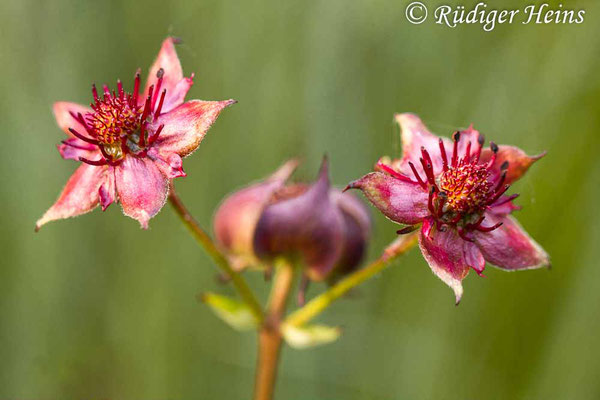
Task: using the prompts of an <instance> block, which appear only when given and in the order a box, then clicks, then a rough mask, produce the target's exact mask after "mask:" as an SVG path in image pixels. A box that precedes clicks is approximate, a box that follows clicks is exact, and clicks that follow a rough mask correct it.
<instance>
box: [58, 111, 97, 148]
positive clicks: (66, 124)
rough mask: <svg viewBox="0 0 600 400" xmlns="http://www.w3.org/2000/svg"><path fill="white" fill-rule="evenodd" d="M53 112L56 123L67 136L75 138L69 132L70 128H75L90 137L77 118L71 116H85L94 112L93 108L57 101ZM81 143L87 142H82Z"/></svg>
mask: <svg viewBox="0 0 600 400" xmlns="http://www.w3.org/2000/svg"><path fill="white" fill-rule="evenodd" d="M52 110H53V111H54V118H56V123H57V124H58V126H59V127H60V129H62V130H63V131H64V132H65V133H66V134H67V135H69V136H70V137H74V136H73V134H72V133H71V132H69V128H73V129H75V130H76V131H77V132H79V133H81V134H82V135H85V136H88V135H87V133H86V130H85V127H84V126H83V125H81V124H80V123H79V122H77V121H76V120H75V118H73V116H71V113H73V114H75V115H77V114H78V113H81V115H83V116H85V114H86V113H89V112H92V109H91V108H89V107H85V106H82V105H80V104H77V103H70V102H68V101H57V102H56V103H54V105H53V106H52ZM81 143H85V142H83V141H81Z"/></svg>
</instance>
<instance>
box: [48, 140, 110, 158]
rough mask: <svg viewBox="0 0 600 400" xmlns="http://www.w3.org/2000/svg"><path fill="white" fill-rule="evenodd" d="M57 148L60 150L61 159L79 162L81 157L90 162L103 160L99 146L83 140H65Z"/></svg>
mask: <svg viewBox="0 0 600 400" xmlns="http://www.w3.org/2000/svg"><path fill="white" fill-rule="evenodd" d="M56 148H57V149H58V152H59V153H60V155H61V157H62V158H64V159H65V160H76V161H79V157H83V158H86V159H88V160H99V159H100V158H102V154H101V153H100V151H99V150H98V146H95V145H93V144H90V143H86V142H84V141H83V140H80V139H78V138H75V137H71V138H68V139H65V140H63V141H62V143H61V144H58V145H56Z"/></svg>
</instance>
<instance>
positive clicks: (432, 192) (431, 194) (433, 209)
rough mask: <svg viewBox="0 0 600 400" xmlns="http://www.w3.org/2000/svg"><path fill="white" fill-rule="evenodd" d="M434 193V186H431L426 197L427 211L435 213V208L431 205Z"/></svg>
mask: <svg viewBox="0 0 600 400" xmlns="http://www.w3.org/2000/svg"><path fill="white" fill-rule="evenodd" d="M434 193H435V186H432V187H431V189H429V197H428V198H427V207H428V208H429V211H430V212H431V213H432V214H433V215H435V214H436V212H435V208H434V207H433V195H434Z"/></svg>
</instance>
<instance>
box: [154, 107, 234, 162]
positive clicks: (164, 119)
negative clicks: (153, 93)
mask: <svg viewBox="0 0 600 400" xmlns="http://www.w3.org/2000/svg"><path fill="white" fill-rule="evenodd" d="M235 102H236V101H235V100H225V101H202V100H191V101H188V102H187V103H184V104H182V105H180V106H179V107H177V108H176V109H174V110H173V111H171V112H168V113H166V114H163V115H161V116H160V117H159V118H158V120H157V121H156V122H155V123H154V124H153V127H152V128H151V129H152V130H155V129H156V128H157V127H158V126H160V125H161V124H164V128H163V130H162V132H161V133H160V136H159V137H158V139H157V140H156V142H155V143H154V146H155V147H156V148H157V149H158V151H159V152H160V153H162V154H166V153H177V154H179V155H180V156H181V157H185V156H187V155H189V154H191V153H192V152H193V151H194V150H196V149H197V148H198V146H199V145H200V142H201V141H202V139H203V138H204V136H205V135H206V132H207V131H208V129H209V128H210V126H211V125H212V124H213V123H214V122H215V121H216V120H217V117H218V116H219V113H220V112H221V110H222V109H223V108H225V107H227V106H229V105H231V104H234V103H235Z"/></svg>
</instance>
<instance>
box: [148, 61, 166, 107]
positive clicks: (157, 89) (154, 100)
mask: <svg viewBox="0 0 600 400" xmlns="http://www.w3.org/2000/svg"><path fill="white" fill-rule="evenodd" d="M164 74H165V70H164V69H162V68H160V69H159V70H158V72H157V73H156V77H157V78H158V81H157V82H156V91H155V92H154V97H153V98H152V108H151V109H152V110H154V106H155V105H156V100H157V99H158V93H159V92H160V87H161V86H162V82H163V75H164Z"/></svg>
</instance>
